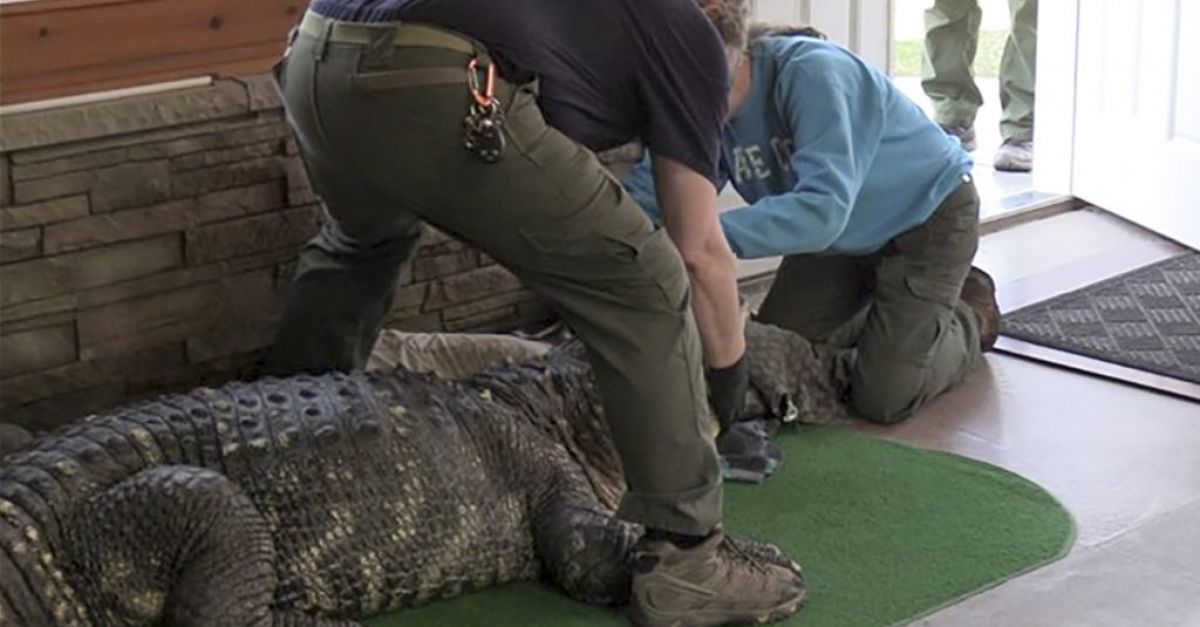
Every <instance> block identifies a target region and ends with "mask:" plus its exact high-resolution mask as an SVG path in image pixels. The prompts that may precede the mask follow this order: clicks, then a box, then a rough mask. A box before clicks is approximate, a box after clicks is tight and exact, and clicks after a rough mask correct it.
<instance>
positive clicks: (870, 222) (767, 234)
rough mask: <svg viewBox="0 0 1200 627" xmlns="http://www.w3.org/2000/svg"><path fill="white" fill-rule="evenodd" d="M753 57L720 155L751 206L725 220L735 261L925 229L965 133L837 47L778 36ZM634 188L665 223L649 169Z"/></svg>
mask: <svg viewBox="0 0 1200 627" xmlns="http://www.w3.org/2000/svg"><path fill="white" fill-rule="evenodd" d="M751 55H752V63H753V65H752V69H751V88H750V92H749V94H748V95H747V97H746V100H745V102H744V103H743V104H742V107H741V108H740V109H739V110H738V111H737V112H736V113H735V114H734V116H733V117H732V118H730V120H729V121H728V122H727V123H726V124H725V128H724V131H723V145H722V158H721V176H722V183H724V182H725V181H732V182H733V185H734V187H735V188H736V189H737V191H738V193H739V194H741V196H742V198H745V199H746V201H747V202H749V203H750V204H749V205H748V206H746V207H741V208H737V209H732V210H730V211H726V212H724V213H722V214H721V226H722V227H723V228H724V230H725V237H726V239H728V241H729V244H730V247H731V248H732V249H733V251H734V253H735V254H736V255H737V256H738V257H741V258H744V259H753V258H759V257H771V256H775V255H789V254H806V253H825V254H845V255H865V254H869V253H872V252H874V251H877V250H879V249H880V248H882V247H883V246H884V245H885V244H887V243H888V242H889V241H890V240H892V239H893V238H894V237H896V236H897V235H899V234H901V233H903V232H905V231H907V230H909V229H911V228H913V227H915V226H917V225H919V224H922V223H924V222H925V221H926V220H927V219H928V218H929V216H930V215H931V214H932V213H933V212H934V210H935V209H937V207H938V205H939V204H941V202H942V200H944V199H945V198H946V196H948V195H949V194H950V192H952V191H954V189H955V188H956V187H957V186H958V185H961V184H962V181H963V175H964V174H966V173H967V172H969V171H970V170H971V166H972V162H971V158H970V157H969V156H968V155H967V153H966V152H964V151H963V149H962V147H961V144H960V143H959V141H958V139H957V138H954V137H951V136H950V135H947V134H946V133H945V132H943V131H942V130H941V128H939V127H938V126H937V124H935V123H934V122H933V121H931V120H930V119H929V117H928V116H926V115H925V113H924V112H923V111H922V110H921V109H920V107H918V106H917V105H916V104H915V103H913V102H912V101H911V100H909V99H908V98H907V97H906V96H905V95H904V94H903V93H901V92H900V91H899V90H898V89H896V87H895V85H893V84H892V82H891V80H890V79H889V78H888V77H887V76H886V75H885V74H883V73H882V72H880V71H879V70H877V69H875V68H874V67H872V66H870V65H868V64H867V63H865V62H864V61H862V60H861V59H859V58H858V57H856V56H855V55H854V54H852V53H850V52H849V51H847V50H846V49H844V48H842V47H841V46H838V45H837V44H833V43H829V42H826V41H822V40H819V39H812V38H808V37H771V38H767V39H764V40H762V41H760V42H758V43H757V44H756V45H755V46H754V47H753V49H752V51H751ZM626 186H627V188H628V189H629V190H630V192H631V193H632V194H633V196H634V198H635V199H636V200H637V201H638V202H639V203H641V204H642V206H643V207H644V208H645V209H646V211H647V213H649V214H650V215H651V217H653V218H655V219H658V218H659V217H660V212H659V209H658V205H657V202H656V200H655V194H654V184H653V176H652V174H651V170H650V168H649V164H648V162H643V163H642V164H641V165H639V166H638V167H637V168H636V169H635V170H634V173H633V174H632V175H631V177H630V179H629V180H628V181H627V182H626Z"/></svg>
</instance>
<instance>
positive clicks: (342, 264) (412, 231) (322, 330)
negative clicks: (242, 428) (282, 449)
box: [264, 48, 420, 374]
mask: <svg viewBox="0 0 1200 627" xmlns="http://www.w3.org/2000/svg"><path fill="white" fill-rule="evenodd" d="M300 54H308V55H312V54H314V53H313V51H312V50H311V49H309V48H305V50H304V51H303V52H302V53H300ZM306 61H307V62H305V63H292V64H289V63H287V61H284V62H283V63H281V65H280V67H279V68H277V72H278V74H277V79H278V81H279V83H280V89H281V91H282V92H283V96H284V100H285V102H286V103H287V112H288V119H289V123H290V126H291V127H292V129H293V130H294V131H295V135H296V140H297V144H298V146H299V149H300V155H301V158H302V159H303V160H304V163H305V168H306V170H307V171H308V174H309V179H310V181H311V184H312V186H313V189H314V191H315V192H316V193H317V195H318V196H320V197H321V199H322V201H323V203H324V206H325V221H324V224H323V225H322V227H321V230H320V232H318V233H317V235H316V236H315V237H313V239H312V240H310V241H309V242H308V243H307V244H305V246H304V248H303V249H302V251H301V253H300V259H299V262H298V265H297V268H296V275H295V277H294V279H293V282H292V286H291V288H290V291H289V294H288V298H287V303H286V305H285V308H284V313H283V317H282V319H281V320H280V324H279V329H278V331H277V333H276V338H275V343H274V345H273V346H272V347H271V350H270V352H269V353H268V355H267V359H266V363H265V365H264V369H265V370H266V372H268V373H271V374H290V373H295V372H302V371H309V372H317V371H323V370H353V369H356V368H362V367H364V366H365V365H366V362H367V358H368V357H369V356H370V354H371V349H372V348H373V347H374V345H375V338H376V337H377V336H378V335H379V331H380V327H381V326H382V323H383V319H384V317H385V316H386V315H387V312H388V310H389V309H390V308H391V304H392V301H393V298H394V296H395V291H396V286H397V285H398V283H399V279H400V267H401V265H402V264H403V263H404V261H405V260H406V259H407V258H408V257H409V255H410V254H412V251H413V248H414V247H415V246H416V243H417V240H418V239H419V237H420V223H419V220H418V218H417V217H416V216H415V215H414V214H412V213H409V212H407V211H405V210H404V209H403V208H402V207H401V206H399V205H398V204H397V203H395V202H393V201H392V199H390V198H388V197H386V196H383V195H380V194H379V193H378V192H377V191H375V190H372V189H370V188H367V187H365V186H362V185H359V184H358V182H357V176H356V173H355V171H354V164H353V162H349V163H347V162H345V161H344V160H343V158H342V157H341V156H340V155H336V154H334V153H333V152H332V148H331V147H330V145H329V143H328V141H327V140H326V138H325V136H324V133H323V132H321V125H320V121H319V119H318V118H317V108H316V101H315V99H314V92H313V83H314V76H313V72H315V71H316V67H317V64H314V63H312V62H311V60H306ZM288 66H290V67H291V71H290V72H288V71H287V69H286V68H287V67H288ZM289 74H290V76H289Z"/></svg>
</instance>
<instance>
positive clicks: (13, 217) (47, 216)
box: [0, 194, 88, 231]
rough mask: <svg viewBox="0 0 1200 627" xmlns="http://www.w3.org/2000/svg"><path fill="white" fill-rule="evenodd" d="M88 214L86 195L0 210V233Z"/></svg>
mask: <svg viewBox="0 0 1200 627" xmlns="http://www.w3.org/2000/svg"><path fill="white" fill-rule="evenodd" d="M87 214H88V197H87V195H86V194H79V195H77V196H67V197H66V198H56V199H54V200H48V201H46V202H39V203H34V204H31V205H21V206H18V207H6V208H4V209H0V231H9V230H13V229H23V228H28V227H31V226H40V225H43V224H53V223H55V222H63V221H66V220H71V219H74V218H82V217H83V216H86V215H87Z"/></svg>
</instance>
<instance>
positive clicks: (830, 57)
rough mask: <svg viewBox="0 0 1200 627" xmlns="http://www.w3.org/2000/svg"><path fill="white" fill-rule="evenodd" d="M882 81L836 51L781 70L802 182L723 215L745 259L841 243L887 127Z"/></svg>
mask: <svg viewBox="0 0 1200 627" xmlns="http://www.w3.org/2000/svg"><path fill="white" fill-rule="evenodd" d="M876 80H877V79H876V78H875V77H874V76H873V75H872V74H871V72H870V71H869V70H868V69H867V68H866V67H864V66H862V65H861V64H859V63H858V62H856V61H855V60H854V58H853V57H851V56H850V55H849V54H848V53H845V52H843V51H841V50H838V49H835V48H832V47H831V48H826V49H822V50H819V51H816V52H808V53H805V54H803V56H802V58H793V59H790V60H789V62H787V63H786V64H785V65H784V67H783V68H781V69H780V72H779V74H778V76H777V78H776V90H775V102H774V106H775V107H776V108H778V110H779V112H780V114H781V117H782V118H783V119H785V120H787V121H788V123H789V125H790V127H791V129H792V141H793V144H794V146H793V149H792V150H793V152H792V160H791V165H792V171H793V172H795V173H796V179H797V181H796V185H795V187H794V188H793V189H792V190H790V191H789V192H788V193H785V194H777V195H773V196H767V197H764V198H762V199H760V200H758V201H757V202H755V203H753V204H750V205H748V206H746V207H742V208H738V209H734V210H732V211H726V212H724V213H722V214H721V217H720V220H721V225H722V227H723V228H724V230H725V235H726V237H728V239H729V243H730V246H731V247H732V248H733V250H734V252H735V253H737V255H738V256H739V257H741V258H743V259H754V258H759V257H773V256H775V255H787V254H804V253H816V252H821V251H824V250H826V249H828V248H829V247H830V245H832V244H833V243H834V242H835V241H837V239H838V237H840V236H841V234H842V232H843V231H844V230H845V228H846V224H847V222H848V221H849V219H850V211H851V209H852V208H853V207H854V203H855V201H856V199H857V198H858V192H859V190H860V189H861V188H862V185H863V182H864V181H865V180H866V177H867V174H868V172H869V171H870V169H871V166H872V164H873V163H874V160H875V155H876V154H877V152H878V150H879V144H880V141H881V138H882V137H883V130H884V127H885V125H886V123H887V120H886V116H885V111H884V105H885V103H884V101H883V98H884V90H882V89H880V87H879V85H878V84H877V83H876V82H875V81H876Z"/></svg>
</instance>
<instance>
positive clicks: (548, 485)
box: [0, 326, 837, 627]
mask: <svg viewBox="0 0 1200 627" xmlns="http://www.w3.org/2000/svg"><path fill="white" fill-rule="evenodd" d="M759 331H763V332H762V333H759ZM776 331H778V330H771V329H769V328H765V327H757V326H755V327H752V331H751V333H750V334H749V338H748V339H749V340H750V347H751V348H750V350H751V352H752V354H751V359H752V360H753V359H755V358H756V355H757V356H761V357H762V358H763V359H765V360H768V361H772V360H773V361H778V360H779V359H781V358H782V357H783V356H785V355H786V356H789V357H790V358H795V357H797V355H799V354H800V353H797V352H796V351H797V350H801V349H803V350H801V353H803V355H802V360H801V362H797V363H792V364H788V365H786V366H784V367H783V368H781V369H777V370H773V371H772V372H770V373H769V376H768V377H767V379H761V378H758V380H756V381H755V386H756V388H758V389H759V390H760V391H759V392H756V393H755V395H756V396H757V397H758V398H760V399H765V402H766V404H767V405H768V406H771V405H772V404H773V403H775V402H776V401H777V400H778V399H777V398H776V396H777V395H779V394H786V395H788V396H789V397H790V398H792V399H797V398H806V397H807V395H808V394H809V391H810V390H809V388H811V390H812V391H813V392H815V393H816V395H817V396H818V397H821V398H824V397H825V396H826V395H829V397H830V398H833V396H836V392H835V387H836V385H837V383H836V377H834V376H832V375H831V374H829V372H826V373H825V374H823V375H821V374H820V372H821V371H822V369H827V368H828V366H829V364H830V363H832V362H829V361H828V360H826V361H822V360H825V359H826V357H825V356H821V355H818V354H817V353H814V352H812V351H811V350H808V349H807V348H805V347H807V346H808V344H807V342H805V341H803V340H799V344H797V343H796V340H797V339H798V336H795V335H794V334H791V333H789V332H782V333H785V334H786V335H778V334H777V333H776ZM756 334H757V335H756ZM809 348H811V347H809ZM804 351H807V353H805V352H804ZM758 374H759V376H760V377H761V375H762V374H763V373H761V372H760V373H758ZM812 375H818V379H819V380H818V381H816V382H813V381H805V382H802V383H801V385H800V387H793V388H786V385H788V384H791V383H794V382H797V381H800V377H809V376H812ZM763 390H766V391H763ZM832 410H833V409H832V408H831V411H832ZM623 485H624V483H623V478H622V476H621V470H620V463H619V460H618V458H617V456H616V453H615V449H613V447H612V443H611V441H610V439H609V434H608V431H607V427H606V426H605V424H604V421H603V415H602V410H601V408H600V405H599V401H598V398H597V396H596V393H595V390H594V388H593V381H592V377H591V373H590V369H589V368H588V367H587V365H586V364H585V363H584V362H583V361H582V360H581V359H579V358H578V356H576V355H574V354H572V351H570V350H563V351H555V352H552V353H551V355H549V356H548V357H547V358H545V359H543V360H539V361H536V362H531V363H527V364H521V365H506V366H503V367H499V368H496V369H494V370H491V371H488V372H486V373H484V374H481V375H478V376H476V377H473V378H471V379H469V380H467V381H463V382H454V381H445V380H441V379H438V378H436V377H433V376H431V375H416V374H411V373H406V372H403V371H398V372H394V373H384V374H378V373H368V374H352V375H343V374H330V375H324V376H298V377H293V378H289V379H282V380H281V379H263V380H259V381H256V382H252V383H231V384H228V385H226V386H224V387H221V388H219V389H208V388H201V389H197V390H194V391H192V392H190V393H188V394H178V395H168V396H163V397H160V398H157V399H154V400H151V401H147V402H142V403H137V404H133V405H129V406H126V407H122V408H119V409H117V410H114V411H113V412H111V413H108V414H105V415H101V416H94V417H91V418H89V419H87V420H85V421H84V422H81V423H79V424H76V425H73V426H70V427H67V428H64V429H62V430H59V431H57V432H55V433H52V434H50V435H47V436H44V437H41V438H39V439H37V440H35V441H34V442H32V443H31V444H28V445H26V446H25V447H24V448H23V449H21V450H20V451H18V452H16V453H13V454H10V455H9V456H7V457H5V458H4V459H3V462H2V465H0V626H3V627H9V626H12V627H16V626H21V627H41V626H44V625H45V626H48V625H61V626H64V627H69V626H100V625H155V624H167V625H178V626H183V627H188V626H197V627H199V626H206V627H207V626H213V625H236V626H242V625H246V626H251V625H253V626H269V625H280V626H285V625H296V626H299V625H309V626H313V627H318V626H320V627H332V626H343V625H354V624H357V623H355V622H353V621H354V620H357V619H362V618H365V617H369V616H373V615H376V614H379V613H383V612H386V611H391V610H395V609H398V608H402V607H410V606H414V605H419V604H422V603H425V602H428V601H431V600H434V599H439V598H447V597H452V596H455V595H458V594H460V593H462V592H463V591H467V590H474V589H478V588H483V587H486V586H490V585H494V584H497V583H501V582H506V581H512V580H517V579H530V578H535V577H544V578H546V579H548V580H550V581H551V582H553V583H554V584H556V585H558V586H559V587H561V588H562V589H563V590H564V591H565V592H567V593H568V594H570V595H571V596H573V597H575V598H577V599H580V600H583V601H586V602H589V603H595V604H616V603H622V602H624V601H626V600H627V597H628V591H629V590H628V588H629V580H630V574H631V565H632V560H633V555H632V548H633V546H634V543H635V542H636V540H637V538H638V537H639V534H640V529H639V528H637V527H636V526H634V525H631V524H628V523H624V522H621V521H618V520H617V519H615V518H614V517H613V515H612V511H613V507H614V506H615V504H616V502H617V501H618V500H619V498H620V496H621V494H622V491H623V489H624V488H623ZM734 550H737V551H739V552H740V553H743V554H746V553H748V554H750V555H753V556H755V557H756V558H757V559H769V560H774V561H777V562H780V563H785V562H786V558H784V557H783V556H782V555H781V554H780V553H779V552H778V551H777V550H775V549H774V548H773V547H771V546H769V545H766V544H762V543H756V542H750V541H738V543H737V544H736V545H735V549H734Z"/></svg>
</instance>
